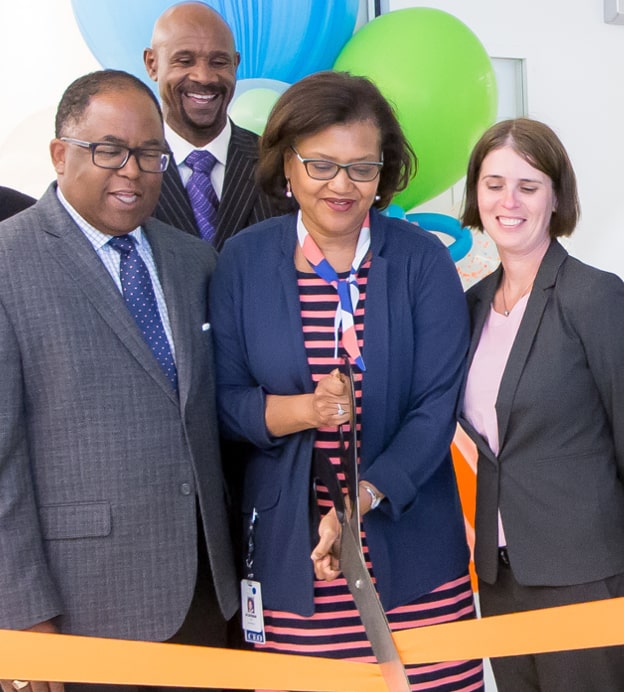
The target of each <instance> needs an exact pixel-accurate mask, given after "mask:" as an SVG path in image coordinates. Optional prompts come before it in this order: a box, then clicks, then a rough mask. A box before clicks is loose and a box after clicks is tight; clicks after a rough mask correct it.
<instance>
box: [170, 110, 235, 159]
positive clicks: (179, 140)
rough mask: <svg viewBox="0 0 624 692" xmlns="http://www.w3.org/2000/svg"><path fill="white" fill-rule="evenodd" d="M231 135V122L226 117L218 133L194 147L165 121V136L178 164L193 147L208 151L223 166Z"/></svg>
mask: <svg viewBox="0 0 624 692" xmlns="http://www.w3.org/2000/svg"><path fill="white" fill-rule="evenodd" d="M231 136H232V123H231V122H230V119H229V118H227V119H226V123H225V127H224V128H223V129H222V130H221V132H219V134H218V135H217V136H216V137H215V138H214V139H213V140H212V141H210V142H208V144H206V145H205V146H203V147H196V146H194V145H193V144H191V143H190V142H187V141H186V140H185V139H184V138H183V137H181V136H180V135H179V134H178V133H177V132H176V131H175V130H173V129H172V128H171V127H170V126H169V125H167V123H165V138H166V140H167V144H168V145H169V148H170V149H171V151H172V152H173V158H174V159H175V162H176V164H178V166H179V165H180V164H183V163H184V160H185V159H186V157H187V156H188V155H189V154H190V153H191V152H192V151H194V150H195V149H201V150H206V151H209V152H210V153H211V154H212V155H213V156H214V157H215V158H216V159H217V161H218V163H220V164H221V165H222V166H225V162H226V160H227V151H228V146H229V144H230V137H231Z"/></svg>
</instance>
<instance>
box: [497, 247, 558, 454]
mask: <svg viewBox="0 0 624 692" xmlns="http://www.w3.org/2000/svg"><path fill="white" fill-rule="evenodd" d="M566 256H567V252H566V251H565V250H564V249H563V247H562V246H561V245H560V244H559V243H558V242H556V241H553V242H552V243H551V245H550V247H549V249H548V250H547V251H546V254H545V255H544V259H543V260H542V264H541V266H540V268H539V270H538V272H537V275H536V277H535V281H534V283H533V290H532V291H531V295H530V297H529V301H528V303H527V306H526V310H525V313H524V317H523V318H522V321H521V323H520V328H519V329H518V334H517V335H516V339H515V341H514V343H513V346H512V348H511V352H510V353H509V358H508V360H507V366H506V367H505V371H504V372H503V377H502V380H501V384H500V389H499V391H498V398H497V400H496V414H497V417H498V437H499V454H500V452H502V450H503V447H504V444H505V435H506V433H507V428H508V426H509V418H510V415H511V410H512V406H513V399H514V396H515V393H516V389H517V388H518V382H519V380H520V377H521V375H522V371H523V370H524V366H525V364H526V361H527V358H528V357H529V353H530V351H531V346H532V345H533V342H534V340H535V335H536V334H537V329H538V327H539V324H540V322H541V320H542V315H543V314H544V309H545V308H546V305H547V303H548V299H549V297H550V293H551V289H552V287H553V285H554V284H555V281H556V278H557V272H558V271H559V267H560V266H561V263H562V262H563V261H564V259H565V258H566Z"/></svg>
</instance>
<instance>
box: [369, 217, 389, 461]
mask: <svg viewBox="0 0 624 692" xmlns="http://www.w3.org/2000/svg"><path fill="white" fill-rule="evenodd" d="M383 223H384V218H383V217H381V216H379V215H378V214H374V213H371V255H372V261H371V265H370V271H369V273H368V282H367V285H366V307H365V315H364V332H363V347H362V358H363V360H364V364H367V363H374V364H375V367H374V368H369V369H368V370H367V371H366V372H365V373H364V376H363V377H362V401H363V402H366V401H369V402H370V401H377V402H384V401H388V398H389V396H390V394H389V387H390V381H391V379H392V378H391V377H389V376H388V374H387V373H389V372H391V371H392V365H393V364H392V363H391V355H390V344H389V341H388V338H387V335H388V334H389V333H390V313H391V312H392V310H391V307H390V294H389V291H390V290H391V288H390V287H391V285H392V281H391V280H390V279H389V278H388V262H387V260H386V258H385V257H384V256H383V254H382V252H381V251H382V248H383V243H384V239H385V230H384V228H383ZM369 325H371V326H370V331H369ZM386 410H387V409H386V407H385V406H370V405H369V406H366V404H363V405H362V430H378V431H380V430H384V429H385V428H386V421H385V415H386ZM368 461H369V460H368V459H363V460H362V463H363V466H362V468H363V469H364V468H365V467H366V465H367V462H368ZM370 461H372V460H370ZM369 463H370V462H369Z"/></svg>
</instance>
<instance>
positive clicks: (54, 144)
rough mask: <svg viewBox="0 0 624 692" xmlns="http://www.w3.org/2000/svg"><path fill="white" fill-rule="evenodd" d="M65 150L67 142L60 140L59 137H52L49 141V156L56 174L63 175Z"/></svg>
mask: <svg viewBox="0 0 624 692" xmlns="http://www.w3.org/2000/svg"><path fill="white" fill-rule="evenodd" d="M66 151H67V144H66V143H65V142H62V141H61V140H60V139H53V140H52V141H51V142H50V158H51V159H52V165H53V166H54V170H55V171H56V174H57V175H63V173H64V172H65V152H66Z"/></svg>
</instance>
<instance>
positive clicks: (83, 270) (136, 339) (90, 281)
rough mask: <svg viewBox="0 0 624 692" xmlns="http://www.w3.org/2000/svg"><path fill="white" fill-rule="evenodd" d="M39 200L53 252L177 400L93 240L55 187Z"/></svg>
mask: <svg viewBox="0 0 624 692" xmlns="http://www.w3.org/2000/svg"><path fill="white" fill-rule="evenodd" d="M40 204H41V206H40V209H41V211H42V212H43V215H42V216H41V225H42V228H43V229H44V231H45V232H46V233H47V237H48V239H49V241H50V242H49V243H48V245H49V252H50V256H51V257H53V258H54V259H55V260H56V261H57V262H58V263H59V265H60V266H61V267H62V268H63V270H64V271H65V272H66V273H67V274H68V275H69V276H70V277H71V278H72V279H73V280H74V281H75V282H76V284H77V285H78V286H79V288H80V290H82V292H83V293H84V295H85V296H86V298H87V299H88V300H89V301H90V302H91V304H92V305H93V307H94V308H95V309H96V310H97V312H98V313H99V315H100V316H101V317H102V319H103V320H104V322H106V324H107V325H108V326H109V327H110V329H111V330H112V331H113V332H114V333H115V334H116V335H117V336H118V337H119V339H120V341H121V342H122V343H123V344H124V345H125V347H126V348H127V349H128V351H130V353H131V354H132V356H133V357H134V358H135V359H136V360H137V361H138V362H139V363H140V364H141V366H142V367H143V368H145V370H146V371H147V372H148V373H149V374H150V375H151V376H152V377H153V378H154V379H155V380H156V381H157V382H158V384H159V385H160V386H161V387H162V388H163V390H164V391H165V392H166V393H167V395H168V396H170V397H171V398H172V399H173V400H174V401H175V400H176V395H175V392H173V390H172V388H171V385H170V383H169V381H168V380H167V378H166V376H165V374H164V373H163V371H162V369H161V368H160V366H159V365H158V362H157V361H156V359H155V358H154V355H153V353H152V352H151V350H150V348H149V346H148V345H147V344H146V343H145V341H144V339H143V336H142V334H141V332H140V331H139V328H138V327H137V324H136V322H135V321H134V318H133V317H132V315H131V314H130V312H129V311H128V308H127V306H126V304H125V302H124V299H123V296H122V295H121V293H120V292H119V291H118V289H117V287H116V286H115V284H114V282H113V280H112V279H111V277H110V275H109V273H108V271H107V270H106V267H105V266H104V265H103V264H102V262H101V260H100V258H99V257H98V256H97V253H96V252H95V250H94V249H93V246H92V245H91V243H90V242H89V241H88V240H87V238H86V237H85V235H84V234H83V233H82V231H81V230H80V229H79V228H78V227H77V226H76V224H75V223H74V221H73V220H72V219H71V217H70V216H69V215H68V214H67V212H66V211H65V209H64V208H63V207H62V205H61V204H60V202H59V201H58V199H57V198H56V192H55V191H54V189H53V188H51V189H50V190H49V191H48V192H47V193H46V195H45V197H44V198H43V199H42V200H41V203H40Z"/></svg>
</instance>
